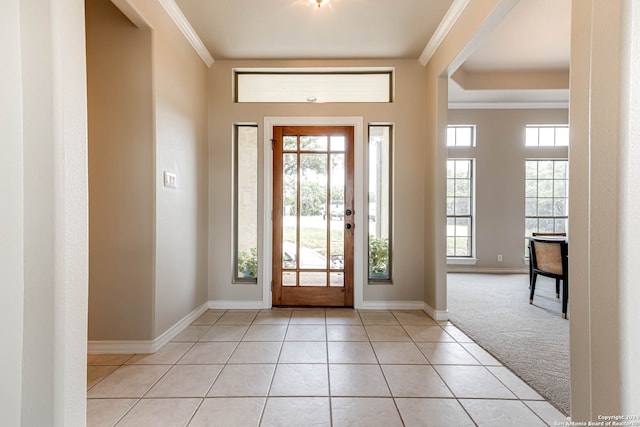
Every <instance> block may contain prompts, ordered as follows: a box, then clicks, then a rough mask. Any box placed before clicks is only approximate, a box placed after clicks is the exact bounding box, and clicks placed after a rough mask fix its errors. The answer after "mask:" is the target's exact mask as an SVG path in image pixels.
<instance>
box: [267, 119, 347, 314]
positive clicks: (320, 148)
mask: <svg viewBox="0 0 640 427" xmlns="http://www.w3.org/2000/svg"><path fill="white" fill-rule="evenodd" d="M273 133H274V135H273V139H274V142H273V305H275V306H282V305H286V306H334V307H352V306H353V232H354V226H355V224H354V208H353V157H354V156H353V127H350V126H337V127H336V126H331V127H325V126H305V127H298V126H279V127H274V130H273Z"/></svg>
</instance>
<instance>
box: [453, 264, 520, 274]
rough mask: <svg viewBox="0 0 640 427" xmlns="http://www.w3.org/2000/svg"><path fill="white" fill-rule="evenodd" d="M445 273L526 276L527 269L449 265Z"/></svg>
mask: <svg viewBox="0 0 640 427" xmlns="http://www.w3.org/2000/svg"><path fill="white" fill-rule="evenodd" d="M447 273H471V274H527V273H529V267H520V268H519V267H516V268H491V267H465V266H454V265H449V266H448V267H447Z"/></svg>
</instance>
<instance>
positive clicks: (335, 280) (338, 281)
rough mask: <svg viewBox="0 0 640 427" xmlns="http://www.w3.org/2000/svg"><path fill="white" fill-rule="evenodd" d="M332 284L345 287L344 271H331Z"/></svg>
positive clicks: (332, 285) (335, 286)
mask: <svg viewBox="0 0 640 427" xmlns="http://www.w3.org/2000/svg"><path fill="white" fill-rule="evenodd" d="M329 279H330V282H329V283H330V286H331V287H334V288H342V287H344V273H331V274H330V275H329Z"/></svg>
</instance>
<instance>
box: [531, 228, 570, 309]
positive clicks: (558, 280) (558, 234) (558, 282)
mask: <svg viewBox="0 0 640 427" xmlns="http://www.w3.org/2000/svg"><path fill="white" fill-rule="evenodd" d="M531 235H532V236H533V237H547V236H549V237H567V233H531ZM529 259H531V251H529ZM531 278H532V272H531V262H529V289H531ZM560 280H561V279H556V298H560Z"/></svg>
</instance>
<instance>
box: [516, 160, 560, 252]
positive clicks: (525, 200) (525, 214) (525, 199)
mask: <svg viewBox="0 0 640 427" xmlns="http://www.w3.org/2000/svg"><path fill="white" fill-rule="evenodd" d="M527 162H565V164H566V168H567V177H566V179H564V180H565V181H566V187H565V194H566V196H564V197H563V198H564V199H565V200H566V209H567V215H562V216H556V215H552V216H542V217H541V216H540V215H536V216H528V215H527V211H526V203H527V199H529V198H531V197H527V189H526V185H527V180H528V178H527V176H526V165H527ZM554 169H555V168H554ZM524 178H525V191H524V195H525V197H524V202H525V212H524V222H525V224H524V225H525V229H524V232H525V235H526V234H527V225H526V224H527V219H530V218H537V219H538V220H539V219H540V218H544V219H553V220H554V230H553V231H552V232H556V231H555V221H556V220H557V219H564V220H566V223H567V225H566V227H565V230H564V231H558V232H565V233H566V232H568V228H569V211H568V209H569V159H567V158H566V157H565V158H548V159H536V158H531V159H526V160H525V177H524ZM536 180H539V178H536ZM552 181H553V182H555V181H556V178H555V176H554V177H553V178H552ZM554 196H555V194H554ZM538 198H539V197H537V196H536V199H538ZM552 198H556V197H552ZM552 212H553V206H552ZM538 231H540V230H539V229H538ZM543 232H544V230H543ZM526 247H527V244H526V243H525V259H528V258H529V252H528V250H527V249H526Z"/></svg>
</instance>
